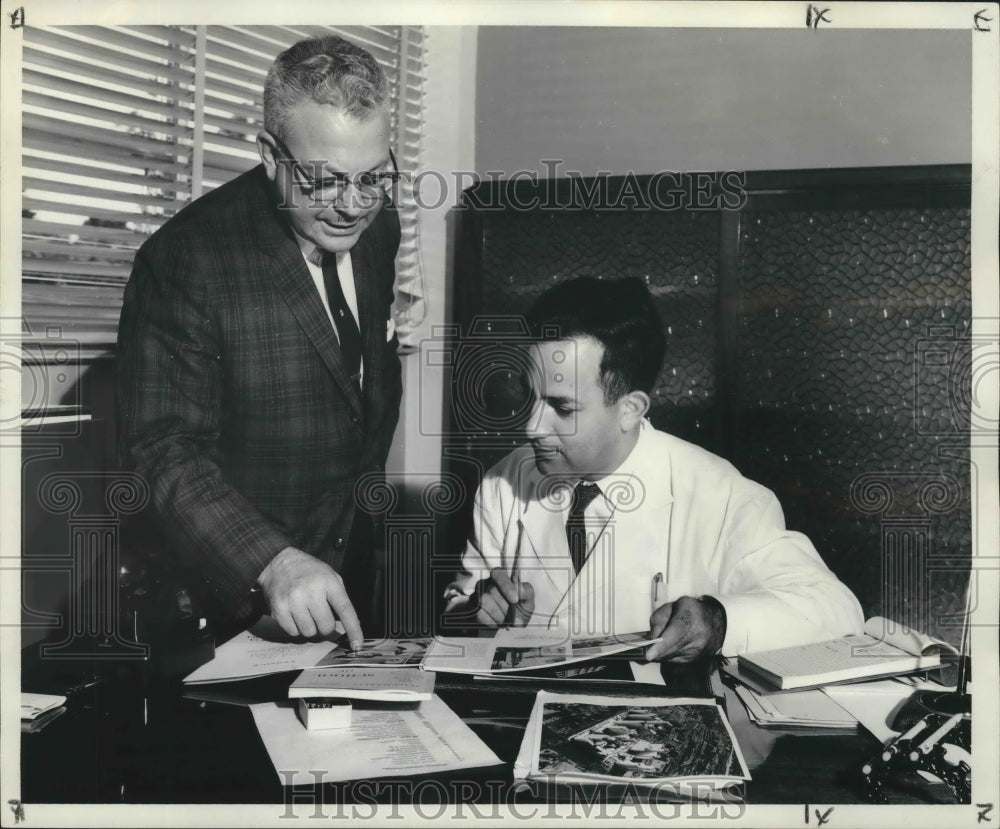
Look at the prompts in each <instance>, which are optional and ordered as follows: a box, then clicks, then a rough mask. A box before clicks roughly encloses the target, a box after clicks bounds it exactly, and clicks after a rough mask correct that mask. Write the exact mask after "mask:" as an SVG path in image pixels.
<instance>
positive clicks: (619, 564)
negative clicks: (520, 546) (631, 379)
mask: <svg viewBox="0 0 1000 829" xmlns="http://www.w3.org/2000/svg"><path fill="white" fill-rule="evenodd" d="M651 431H652V427H651V426H649V425H648V424H647V425H644V426H643V427H642V432H640V436H639V443H637V445H636V447H635V450H634V452H633V455H632V457H634V458H635V462H634V464H633V465H632V469H631V471H629V472H628V473H627V474H623V475H622V476H621V477H620V478H618V477H616V476H612V479H611V481H610V483H609V482H607V481H606V482H604V485H605V487H606V490H607V491H606V492H605V495H606V497H607V498H608V500H609V501H611V503H612V504H613V505H614V512H613V513H612V515H611V518H610V519H609V520H608V521H607V522H606V523H605V524H604V526H602V527H600V528H595V529H599V532H598V535H597V537H596V540H595V543H594V545H593V547H592V549H591V552H590V555H589V557H588V558H587V561H586V563H585V564H584V566H583V568H582V569H581V570H580V572H579V574H577V575H576V577H575V578H573V577H572V574H573V570H572V568H573V565H572V562H571V560H570V557H569V549H568V546H567V543H566V531H565V526H564V524H563V520H564V515H563V513H564V510H562V509H560V504H561V503H564V502H562V501H560V496H559V494H558V490H554V489H550V494H549V495H548V496H545V495H543V496H542V497H539V498H531V499H529V501H528V508H526V510H525V515H524V517H523V519H522V522H523V527H524V531H525V532H524V535H525V538H526V539H527V540H528V541H529V543H530V544H531V547H532V548H533V551H534V554H535V556H536V557H537V558H539V559H540V560H541V562H542V563H543V564H544V571H545V573H546V576H547V578H548V583H547V585H546V586H547V588H548V589H549V590H551V591H553V595H554V596H558V598H557V599H556V600H555V601H554V602H553V605H552V607H551V609H549V611H548V612H551V613H554V614H555V615H557V616H558V617H559V621H558V622H556V624H558V625H560V626H562V627H566V628H567V629H568V630H569V632H570V633H571V635H573V636H586V635H607V634H610V633H612V632H615V631H617V632H621V633H624V632H631V631H624V630H621V624H623V623H624V624H626V626H628V627H630V628H634V629H635V630H642V629H644V627H645V626H646V623H645V621H644V620H645V619H646V618H647V617H648V608H649V595H650V594H649V590H650V580H651V578H652V576H653V574H654V571H662V572H663V573H664V575H666V574H667V569H668V560H667V559H668V556H669V549H668V548H669V543H670V518H671V514H672V502H673V492H672V487H671V469H670V460H669V458H665V457H663V454H662V453H657V452H653V451H650V449H649V447H648V446H644V445H643V443H644V440H643V437H644V436H646V435H648V434H649V433H650V432H651ZM536 474H537V473H536ZM539 478H541V476H540V475H539ZM543 480H544V479H543ZM544 489H545V488H544V487H539V490H544ZM565 497H566V498H570V497H572V494H571V491H569V490H568V491H567V494H566V495H565ZM658 548H662V549H663V550H664V551H665V554H664V556H663V561H662V562H657V561H656V560H655V559H654V558H653V557H651V555H650V553H651V551H652V550H655V549H658ZM522 553H523V551H522ZM651 568H652V569H651ZM647 571H649V572H647ZM560 576H561V577H560ZM626 620H628V621H626Z"/></svg>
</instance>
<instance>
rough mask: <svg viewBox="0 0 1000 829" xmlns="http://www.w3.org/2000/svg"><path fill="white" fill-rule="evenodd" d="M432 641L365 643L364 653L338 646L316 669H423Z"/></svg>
mask: <svg viewBox="0 0 1000 829" xmlns="http://www.w3.org/2000/svg"><path fill="white" fill-rule="evenodd" d="M430 643H431V639H430V637H426V638H415V639H365V640H364V642H362V643H361V649H360V650H357V651H352V650H350V649H349V648H347V647H344V645H342V644H341V645H338V646H337V647H336V648H334V649H333V650H331V651H330V652H329V653H328V654H327V655H326V656H324V657H323V658H322V659H321V660H320V661H319V662H317V663H316V664H315V665H313V666H311V667H313V668H403V667H407V666H410V667H414V668H417V667H419V666H420V663H421V662H422V661H423V658H424V655H425V654H426V653H427V646H428V645H430Z"/></svg>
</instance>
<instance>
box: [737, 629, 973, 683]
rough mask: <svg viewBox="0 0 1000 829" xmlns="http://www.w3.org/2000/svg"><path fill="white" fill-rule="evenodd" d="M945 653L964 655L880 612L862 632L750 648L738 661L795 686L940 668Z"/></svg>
mask: <svg viewBox="0 0 1000 829" xmlns="http://www.w3.org/2000/svg"><path fill="white" fill-rule="evenodd" d="M942 653H950V654H954V655H956V656H957V655H958V651H956V650H955V648H953V647H952V646H951V645H949V644H948V643H947V642H942V641H940V640H939V639H933V638H931V637H930V636H927V635H925V634H922V633H917V632H915V631H912V630H908V629H906V628H904V627H903V626H902V625H899V624H896V623H895V622H892V621H890V620H888V619H884V618H883V617H881V616H875V617H873V618H871V619H869V620H868V621H867V622H866V623H865V632H864V633H863V634H860V635H858V636H844V637H841V638H840V639H830V640H828V641H825V642H813V643H811V644H808V645H796V646H794V647H790V648H779V649H777V650H772V651H762V652H760V653H752V654H745V655H742V656H740V657H738V662H739V667H740V669H741V670H742V671H746V672H748V673H750V674H752V675H754V676H758V677H761V678H762V679H764V680H767V681H768V682H769V683H771V684H772V685H774V686H776V687H778V688H781V689H782V690H789V689H792V688H815V687H817V686H820V685H831V684H833V683H837V682H853V681H854V680H858V679H874V678H876V677H881V676H894V675H895V674H903V673H907V672H910V671H919V670H926V669H928V668H936V667H938V666H939V665H940V664H941V654H942Z"/></svg>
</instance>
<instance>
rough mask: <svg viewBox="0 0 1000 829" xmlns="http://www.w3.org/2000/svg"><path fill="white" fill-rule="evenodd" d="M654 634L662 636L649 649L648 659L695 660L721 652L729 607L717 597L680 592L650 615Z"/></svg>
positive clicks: (651, 630)
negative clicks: (698, 597) (720, 602)
mask: <svg viewBox="0 0 1000 829" xmlns="http://www.w3.org/2000/svg"><path fill="white" fill-rule="evenodd" d="M649 627H650V633H651V634H652V636H654V637H656V636H662V637H663V639H662V641H660V642H657V643H656V644H655V645H650V646H649V647H648V648H647V649H646V659H647V660H649V661H653V660H664V661H668V662H693V661H694V660H695V659H697V658H698V657H700V656H712V655H714V654H716V653H718V652H719V649H720V648H721V647H722V642H723V640H724V639H725V637H726V611H725V610H724V609H723V607H722V605H721V604H719V603H718V602H717V601H715V600H711V599H710V600H707V601H706V600H705V598H704V597H703V598H701V599H695V598H694V597H692V596H681V597H680V598H679V599H678V600H677V601H676V602H668V603H667V604H665V605H663V606H661V607H658V608H657V609H656V612H655V613H653V615H652V616H651V617H650V619H649Z"/></svg>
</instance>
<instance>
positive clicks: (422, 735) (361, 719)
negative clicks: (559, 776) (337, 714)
mask: <svg viewBox="0 0 1000 829" xmlns="http://www.w3.org/2000/svg"><path fill="white" fill-rule="evenodd" d="M294 706H295V704H294V703H293V702H287V703H286V702H283V703H278V704H276V703H273V702H268V703H263V704H260V705H251V706H250V710H251V712H252V713H253V718H254V722H255V723H256V725H257V730H258V731H259V732H260V736H261V739H262V740H263V741H264V746H265V748H267V753H268V755H269V756H270V758H271V762H272V763H273V764H274V769H275V771H276V772H277V774H278V777H279V779H280V780H281V782H282V783H283V784H284V785H286V786H291V785H312V784H314V783H316V782H319V781H318V780H317V779H316V777H315V776H314V773H313V772H314V771H316V772H317V773H319V774H320V775H321V780H322V781H323V782H333V781H337V780H359V779H369V778H374V777H391V776H394V775H406V776H410V775H415V774H427V773H431V772H440V771H447V770H449V769H467V768H476V767H478V766H492V765H499V764H500V760H499V758H497V756H496V755H495V754H494V753H493V752H492V751H491V750H490V749H489V748H488V747H487V746H486V744H485V743H484V742H483V741H482V740H480V739H479V737H477V736H476V735H475V733H474V732H473V731H472V730H471V729H470V728H469V727H468V726H467V725H466V724H465V723H464V722H462V720H461V718H460V717H459V716H458V715H457V714H456V713H455V712H454V711H452V710H451V709H450V708H449V707H448V706H447V705H445V704H444V703H443V702H442V701H441V699H440V697H438V696H437V695H435V696H433V697H431V699H429V700H427V701H426V702H421V703H420V704H419V706H414V707H413V708H407V709H395V710H393V709H386V708H384V707H380V708H378V709H371V710H365V709H364V708H359V707H358V706H355V707H354V713H353V719H352V725H351V727H350V728H343V729H336V730H331V731H307V730H306V728H305V726H303V725H302V722H301V721H300V720H299V718H298V716H297V715H296V713H295V707H294Z"/></svg>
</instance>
